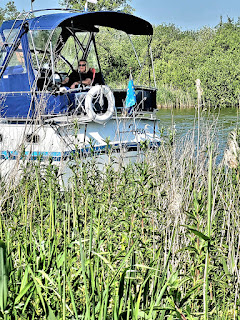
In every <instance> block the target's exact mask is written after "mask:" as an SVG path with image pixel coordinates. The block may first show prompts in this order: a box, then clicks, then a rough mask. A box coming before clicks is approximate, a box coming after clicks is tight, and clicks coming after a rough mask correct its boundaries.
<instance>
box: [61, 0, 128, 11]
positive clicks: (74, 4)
mask: <svg viewBox="0 0 240 320" xmlns="http://www.w3.org/2000/svg"><path fill="white" fill-rule="evenodd" d="M130 1H131V0H114V1H112V0H98V2H97V4H92V3H89V4H88V8H89V11H99V10H122V11H124V12H133V11H134V10H133V8H132V7H131V6H130V5H129V2H130ZM60 3H61V5H62V6H68V7H70V8H74V9H78V10H83V9H84V6H85V3H86V0H80V1H78V0H61V1H60Z"/></svg>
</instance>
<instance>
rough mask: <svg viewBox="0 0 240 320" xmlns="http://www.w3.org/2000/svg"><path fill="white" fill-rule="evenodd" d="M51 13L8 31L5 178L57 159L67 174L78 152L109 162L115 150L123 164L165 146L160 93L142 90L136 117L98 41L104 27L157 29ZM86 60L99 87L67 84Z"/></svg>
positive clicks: (128, 18) (2, 91)
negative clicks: (107, 74)
mask: <svg viewBox="0 0 240 320" xmlns="http://www.w3.org/2000/svg"><path fill="white" fill-rule="evenodd" d="M44 11H46V10H44ZM47 11H48V12H47V14H44V15H39V16H37V17H35V18H29V14H28V13H26V14H25V17H24V18H23V19H20V20H9V21H4V22H3V24H2V26H1V27H0V50H1V51H0V106H1V109H0V112H1V114H0V116H1V118H0V122H1V125H0V152H1V153H0V154H1V163H0V172H1V175H2V176H5V175H8V174H9V173H12V172H13V168H17V169H16V170H18V169H19V164H21V163H23V162H26V160H31V161H32V160H40V161H45V160H46V159H49V158H51V159H52V161H53V162H54V163H55V164H58V166H59V167H60V168H61V170H62V171H63V172H64V170H66V167H67V163H68V162H69V161H71V159H73V155H74V154H76V153H77V154H78V155H79V156H80V157H82V158H83V159H88V157H89V156H92V155H95V156H97V157H98V158H99V159H100V161H103V162H104V161H105V160H106V158H107V159H109V157H108V155H109V152H111V154H112V155H115V159H116V162H118V161H129V160H131V159H133V160H135V159H136V158H137V157H138V155H139V154H140V151H141V147H142V145H143V144H147V145H148V146H149V147H156V146H158V145H159V144H160V139H159V136H158V135H157V131H158V119H157V118H156V116H155V111H156V89H155V87H143V86H138V87H136V88H135V92H136V105H135V107H132V108H131V112H129V110H130V108H126V107H125V105H124V101H125V99H126V95H127V90H116V89H115V90H112V89H110V88H109V87H108V86H107V85H106V84H105V82H104V79H103V74H102V71H101V66H100V63H99V59H98V54H97V48H96V43H95V35H96V33H97V32H98V30H99V28H100V27H111V28H115V29H118V30H122V31H124V32H126V33H127V34H134V35H137V34H138V35H148V36H149V37H151V36H152V33H153V28H152V26H151V24H150V23H148V22H147V21H145V20H143V19H141V18H138V17H135V16H133V15H130V14H126V13H122V12H110V11H101V12H80V11H73V10H58V11H57V9H54V11H53V12H52V11H51V10H47ZM33 13H34V14H35V15H36V14H39V13H40V12H39V11H34V12H31V14H33ZM73 52H74V54H73ZM79 59H84V60H87V61H88V62H89V64H90V65H91V68H92V69H91V72H92V73H93V79H92V83H91V85H90V86H87V87H84V86H83V85H79V87H77V88H74V89H70V88H69V87H67V86H66V85H65V86H63V85H62V84H61V83H62V82H63V81H64V79H65V77H66V76H67V75H68V74H69V73H70V72H71V71H72V70H74V69H76V64H77V63H78V61H79ZM106 155H107V156H106Z"/></svg>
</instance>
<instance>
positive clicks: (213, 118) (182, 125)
mask: <svg viewBox="0 0 240 320" xmlns="http://www.w3.org/2000/svg"><path fill="white" fill-rule="evenodd" d="M238 113H239V110H238V109H237V108H225V109H215V110H211V111H210V112H209V111H203V112H201V124H203V123H206V122H207V123H208V125H209V126H210V125H213V128H214V129H215V138H216V139H215V141H214V143H216V144H217V146H218V150H219V157H218V160H220V159H221V158H222V156H223V154H224V150H225V149H226V147H227V140H228V136H229V133H230V132H231V131H232V130H234V129H235V128H237V126H239V114H238ZM157 116H158V118H159V119H160V127H162V128H163V129H164V132H165V133H167V132H168V131H170V130H172V129H173V128H174V130H175V133H176V137H177V138H183V137H184V136H186V134H187V133H189V132H191V131H192V130H193V129H194V130H195V135H196V136H197V127H198V118H197V110H195V109H173V110H169V109H160V110H159V111H158V112H157Z"/></svg>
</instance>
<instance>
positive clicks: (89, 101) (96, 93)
mask: <svg viewBox="0 0 240 320" xmlns="http://www.w3.org/2000/svg"><path fill="white" fill-rule="evenodd" d="M101 95H102V97H103V96H105V97H106V98H107V100H108V108H107V111H106V112H104V113H103V114H97V113H96V112H95V111H94V103H93V99H94V98H97V97H100V99H101ZM85 110H86V113H87V115H88V117H89V119H90V120H93V121H95V122H98V123H106V122H107V121H108V120H110V119H111V118H112V116H113V113H114V111H115V99H114V95H113V93H112V91H111V90H110V88H109V87H108V86H105V85H104V86H103V85H101V86H100V85H96V86H94V87H92V88H91V89H90V90H89V91H88V93H87V95H86V98H85Z"/></svg>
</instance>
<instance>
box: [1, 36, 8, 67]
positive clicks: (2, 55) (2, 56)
mask: <svg viewBox="0 0 240 320" xmlns="http://www.w3.org/2000/svg"><path fill="white" fill-rule="evenodd" d="M6 54H7V50H6V46H5V45H4V41H3V38H2V37H1V35H0V65H2V64H3V61H4V59H5V57H6Z"/></svg>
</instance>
